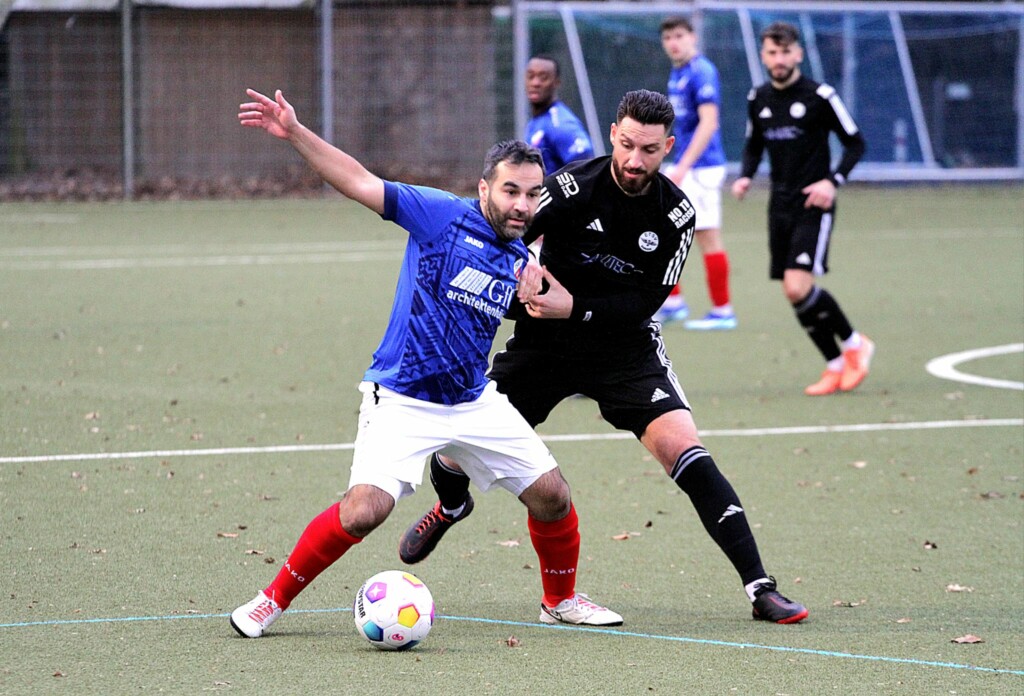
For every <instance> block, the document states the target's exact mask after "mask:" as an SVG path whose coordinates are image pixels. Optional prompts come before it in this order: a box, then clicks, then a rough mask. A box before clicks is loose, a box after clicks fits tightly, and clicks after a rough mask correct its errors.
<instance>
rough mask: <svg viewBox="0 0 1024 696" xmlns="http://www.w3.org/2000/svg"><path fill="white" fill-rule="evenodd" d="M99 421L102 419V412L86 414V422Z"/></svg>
mask: <svg viewBox="0 0 1024 696" xmlns="http://www.w3.org/2000/svg"><path fill="white" fill-rule="evenodd" d="M99 419H100V412H99V411H89V413H87V414H85V420H99Z"/></svg>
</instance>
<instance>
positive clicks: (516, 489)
mask: <svg viewBox="0 0 1024 696" xmlns="http://www.w3.org/2000/svg"><path fill="white" fill-rule="evenodd" d="M359 391H361V392H362V393H363V402H362V404H361V405H360V407H359V432H358V434H357V435H356V443H355V452H354V454H353V457H352V474H351V477H350V478H349V484H348V487H349V488H351V487H352V486H355V485H358V484H369V485H371V486H376V487H377V488H380V489H381V490H383V491H385V492H387V493H390V494H391V496H392V497H393V498H394V499H395V500H396V501H397V500H398V499H400V498H404V497H405V496H407V495H412V493H413V492H415V490H416V487H417V486H419V485H421V484H422V483H423V467H424V465H425V464H426V460H427V457H429V456H430V455H431V454H433V453H434V452H439V453H441V454H445V455H450V456H451V457H452V459H454V460H455V461H456V462H458V464H459V465H460V466H461V467H462V469H463V471H465V472H466V474H467V475H468V476H469V478H470V480H471V481H472V482H473V483H474V484H476V486H477V488H479V489H480V490H481V491H486V490H488V489H489V488H491V487H492V486H494V485H498V486H500V487H502V488H504V489H506V490H508V491H509V492H511V493H512V494H513V495H515V496H516V497H518V496H519V495H520V494H521V493H522V492H523V491H524V490H526V489H527V488H528V487H529V486H530V484H532V483H533V482H534V481H536V480H537V479H538V478H540V477H541V476H542V475H543V474H545V473H547V472H548V471H551V470H552V469H555V468H557V466H558V463H557V462H556V461H555V458H554V456H553V455H552V454H551V452H550V451H549V450H548V448H547V446H546V445H545V444H544V443H543V442H542V441H541V439H540V437H539V436H538V435H537V433H535V432H533V428H531V427H530V425H529V424H528V423H527V422H526V421H525V420H524V419H523V417H522V416H521V415H519V411H517V410H516V409H515V408H513V406H512V404H510V403H509V401H508V398H506V397H505V395H504V394H502V393H500V392H498V389H497V386H496V385H495V384H494V382H489V383H488V384H487V388H486V389H484V392H483V394H481V395H480V398H478V399H477V400H476V401H472V402H470V403H465V404H456V405H454V406H445V405H443V404H435V403H431V402H429V401H421V400H419V399H413V398H410V397H408V396H403V395H401V394H398V393H396V392H393V391H391V390H390V389H386V388H385V387H381V386H377V385H376V384H374V383H373V382H362V383H361V384H360V385H359Z"/></svg>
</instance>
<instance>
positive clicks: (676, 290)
mask: <svg viewBox="0 0 1024 696" xmlns="http://www.w3.org/2000/svg"><path fill="white" fill-rule="evenodd" d="M682 292H683V287H682V286H681V285H680V284H678V283H676V285H675V286H673V288H672V292H670V293H669V294H668V296H669V297H675V296H677V295H680V294H682Z"/></svg>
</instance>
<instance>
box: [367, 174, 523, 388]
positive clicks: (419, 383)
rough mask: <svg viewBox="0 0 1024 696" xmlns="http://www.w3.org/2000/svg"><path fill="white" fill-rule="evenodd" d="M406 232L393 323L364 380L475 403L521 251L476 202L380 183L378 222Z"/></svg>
mask: <svg viewBox="0 0 1024 696" xmlns="http://www.w3.org/2000/svg"><path fill="white" fill-rule="evenodd" d="M382 217H383V218H384V219H385V220H391V221H393V222H395V223H397V224H399V225H401V226H402V227H404V228H405V229H406V230H407V231H408V232H409V242H408V244H407V245H406V249H405V257H404V260H403V262H402V267H401V271H400V273H399V277H398V287H397V289H396V291H395V300H394V304H393V306H392V309H391V318H390V320H389V321H388V326H387V330H386V331H385V332H384V338H383V339H382V340H381V343H380V346H378V348H377V350H376V351H375V352H374V354H373V362H372V363H371V365H370V367H369V369H368V370H367V371H366V373H365V376H364V379H366V380H367V381H371V382H377V383H378V384H381V385H383V386H385V387H387V388H388V389H391V390H393V391H395V392H398V393H399V394H404V395H406V396H409V397H412V398H415V399H420V400H423V401H430V402H433V403H438V404H447V405H452V404H459V403H465V402H468V401H474V400H475V399H476V398H477V397H479V396H480V394H481V393H482V392H483V390H484V387H485V386H486V384H487V378H486V377H485V373H486V371H487V360H488V356H489V355H490V350H491V344H492V343H493V341H494V336H495V334H496V333H497V330H498V326H499V325H500V324H501V319H502V317H503V316H504V315H505V312H506V311H508V308H509V306H510V304H511V303H512V300H513V298H514V297H515V291H516V285H517V283H518V278H519V275H520V273H521V272H522V269H523V267H524V266H525V264H526V259H527V251H526V247H525V245H524V244H523V243H522V241H520V240H515V241H511V242H509V241H504V240H502V239H500V238H499V237H498V236H497V234H495V232H494V229H493V228H492V227H491V225H490V223H488V222H487V219H486V218H485V217H484V216H483V213H482V212H481V209H480V203H479V201H476V200H471V199H465V198H459V197H457V196H455V195H453V194H450V193H447V192H444V191H439V190H437V189H432V188H427V187H421V186H409V185H406V184H400V183H394V182H385V184H384V214H383V216H382Z"/></svg>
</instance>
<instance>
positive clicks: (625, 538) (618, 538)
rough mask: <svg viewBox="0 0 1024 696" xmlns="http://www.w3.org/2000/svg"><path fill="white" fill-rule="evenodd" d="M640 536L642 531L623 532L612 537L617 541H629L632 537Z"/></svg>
mask: <svg viewBox="0 0 1024 696" xmlns="http://www.w3.org/2000/svg"><path fill="white" fill-rule="evenodd" d="M637 536H640V532H622V533H621V534H616V535H615V536H613V537H612V539H614V540H615V541H628V540H629V538H630V537H637Z"/></svg>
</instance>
